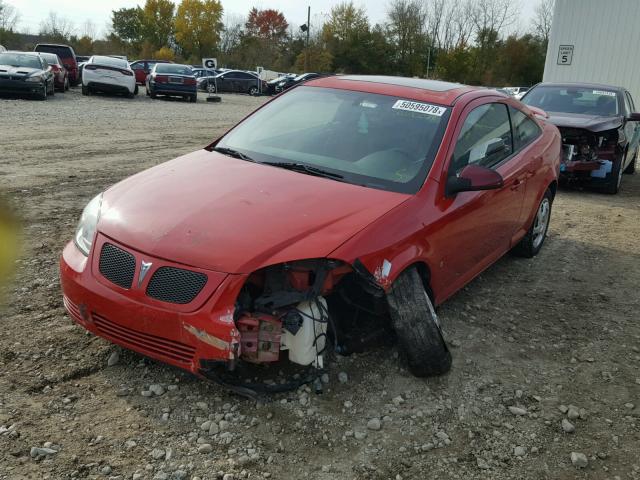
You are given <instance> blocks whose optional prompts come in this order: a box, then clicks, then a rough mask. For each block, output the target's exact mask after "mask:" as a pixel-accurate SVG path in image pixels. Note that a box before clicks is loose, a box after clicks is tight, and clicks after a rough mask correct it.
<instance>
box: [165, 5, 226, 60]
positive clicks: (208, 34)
mask: <svg viewBox="0 0 640 480" xmlns="http://www.w3.org/2000/svg"><path fill="white" fill-rule="evenodd" d="M221 20H222V4H221V3H220V2H219V1H218V0H182V3H180V6H179V7H178V12H177V14H176V19H175V33H176V42H177V43H178V45H179V46H180V48H181V49H182V52H183V55H184V57H185V58H190V59H191V60H193V61H196V60H198V59H200V58H203V57H205V56H207V55H211V54H213V53H214V50H215V48H216V46H217V44H218V42H219V41H220V32H221V31H222V28H223V24H222V22H221Z"/></svg>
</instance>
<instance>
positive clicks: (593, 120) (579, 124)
mask: <svg viewBox="0 0 640 480" xmlns="http://www.w3.org/2000/svg"><path fill="white" fill-rule="evenodd" d="M547 113H548V114H549V118H548V121H549V122H550V123H553V124H554V125H555V126H556V127H558V128H562V127H565V128H582V129H584V130H589V131H590V132H602V131H604V130H612V129H614V128H618V127H619V126H621V125H622V122H623V117H621V116H618V117H603V116H600V115H583V114H579V113H559V112H547Z"/></svg>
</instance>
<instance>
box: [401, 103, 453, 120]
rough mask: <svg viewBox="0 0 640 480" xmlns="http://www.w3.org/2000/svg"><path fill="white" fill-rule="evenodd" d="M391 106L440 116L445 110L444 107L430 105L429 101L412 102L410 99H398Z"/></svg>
mask: <svg viewBox="0 0 640 480" xmlns="http://www.w3.org/2000/svg"><path fill="white" fill-rule="evenodd" d="M391 108H394V109H396V110H407V111H408V112H418V113H425V114H427V115H435V116H436V117H441V116H442V115H444V112H446V111H447V109H446V108H444V107H439V106H438V105H431V104H429V103H420V102H412V101H410V100H398V101H397V102H396V103H394V104H393V106H392V107H391Z"/></svg>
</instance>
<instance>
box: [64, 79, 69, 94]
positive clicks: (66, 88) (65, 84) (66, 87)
mask: <svg viewBox="0 0 640 480" xmlns="http://www.w3.org/2000/svg"><path fill="white" fill-rule="evenodd" d="M68 90H69V77H64V91H65V92H66V91H68Z"/></svg>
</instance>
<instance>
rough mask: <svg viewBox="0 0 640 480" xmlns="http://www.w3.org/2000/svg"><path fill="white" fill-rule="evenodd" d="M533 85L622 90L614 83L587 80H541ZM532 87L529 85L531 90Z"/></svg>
mask: <svg viewBox="0 0 640 480" xmlns="http://www.w3.org/2000/svg"><path fill="white" fill-rule="evenodd" d="M534 86H535V87H584V88H600V89H603V88H607V89H609V90H616V91H618V92H624V91H625V90H626V89H625V88H624V87H618V86H615V85H607V84H605V83H587V82H541V83H538V84H537V85H534ZM532 89H533V87H531V90H532Z"/></svg>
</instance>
